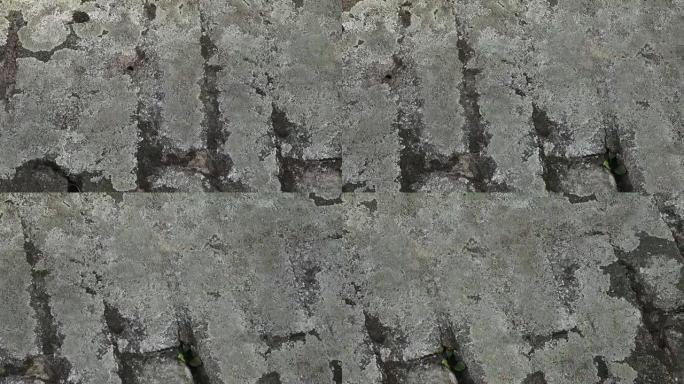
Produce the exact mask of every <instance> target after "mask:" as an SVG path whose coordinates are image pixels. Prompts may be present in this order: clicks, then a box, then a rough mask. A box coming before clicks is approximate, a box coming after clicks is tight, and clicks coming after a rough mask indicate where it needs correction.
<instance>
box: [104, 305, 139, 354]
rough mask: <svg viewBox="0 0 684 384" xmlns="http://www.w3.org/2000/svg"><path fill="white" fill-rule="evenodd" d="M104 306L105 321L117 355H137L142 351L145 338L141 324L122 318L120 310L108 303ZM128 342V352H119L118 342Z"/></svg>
mask: <svg viewBox="0 0 684 384" xmlns="http://www.w3.org/2000/svg"><path fill="white" fill-rule="evenodd" d="M103 305H104V320H105V324H106V326H107V332H108V334H109V336H110V339H111V342H112V345H113V346H114V350H115V354H116V353H124V352H129V353H136V352H138V351H139V350H140V340H142V339H144V338H145V331H144V329H143V327H142V325H141V324H139V323H138V322H136V321H133V320H130V319H127V318H125V317H124V316H122V314H121V312H119V310H118V308H116V307H115V306H113V305H112V304H110V303H109V302H107V301H104V302H103ZM119 339H124V340H126V342H127V343H126V344H127V345H126V350H125V351H124V350H119V348H118V344H119V343H118V340H119Z"/></svg>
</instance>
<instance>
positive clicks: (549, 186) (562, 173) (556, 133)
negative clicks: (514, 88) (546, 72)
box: [532, 103, 622, 204]
mask: <svg viewBox="0 0 684 384" xmlns="http://www.w3.org/2000/svg"><path fill="white" fill-rule="evenodd" d="M532 124H533V126H534V136H535V140H536V143H537V148H538V150H539V162H540V164H541V167H542V179H543V180H544V185H545V187H546V190H547V191H548V192H553V193H562V194H564V195H565V196H566V197H567V198H568V200H569V201H570V202H571V203H573V204H577V203H586V202H589V201H594V200H596V195H595V194H594V193H591V194H589V195H585V196H579V195H576V194H574V193H572V192H571V191H568V190H566V188H567V186H566V185H564V181H565V180H566V178H567V175H568V173H569V171H571V170H573V169H581V168H587V169H591V168H594V169H602V168H609V167H607V163H606V162H605V161H606V155H605V154H602V153H600V154H594V155H587V156H581V157H567V156H565V155H563V153H562V152H563V151H562V150H561V153H560V154H557V153H554V154H549V153H546V150H545V143H546V142H552V143H554V144H555V145H554V147H556V148H562V147H563V145H562V143H564V142H565V140H568V139H569V134H568V133H567V132H566V131H564V130H563V129H562V127H561V125H560V124H558V123H557V122H555V121H553V120H551V119H550V118H549V116H548V115H547V113H546V111H545V110H543V109H541V108H540V107H539V106H538V105H537V104H536V103H532ZM609 169H610V168H609ZM611 173H612V174H613V175H614V173H615V172H614V171H613V170H611ZM616 182H617V189H618V191H622V190H621V186H620V182H619V181H618V180H617V178H616Z"/></svg>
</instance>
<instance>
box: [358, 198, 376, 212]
mask: <svg viewBox="0 0 684 384" xmlns="http://www.w3.org/2000/svg"><path fill="white" fill-rule="evenodd" d="M360 204H361V205H363V206H364V207H366V208H368V210H369V211H370V212H371V213H373V212H375V211H377V210H378V201H377V200H375V199H373V200H370V201H362V202H361V203H360Z"/></svg>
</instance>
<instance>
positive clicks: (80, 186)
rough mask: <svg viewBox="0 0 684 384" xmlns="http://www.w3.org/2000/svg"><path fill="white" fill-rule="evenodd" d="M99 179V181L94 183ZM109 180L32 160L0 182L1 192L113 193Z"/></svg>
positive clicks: (48, 162) (50, 162)
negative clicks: (12, 175)
mask: <svg viewBox="0 0 684 384" xmlns="http://www.w3.org/2000/svg"><path fill="white" fill-rule="evenodd" d="M93 179H99V181H92V180H93ZM113 191H114V187H113V186H112V184H111V182H110V181H109V180H108V179H105V178H102V177H101V176H100V177H98V175H96V174H93V173H90V172H83V173H80V174H72V173H69V172H68V171H66V170H64V169H63V168H61V167H60V166H59V165H57V164H56V163H55V162H54V161H52V160H47V159H40V160H31V161H28V162H26V163H24V164H22V165H21V166H20V167H19V168H17V169H16V170H15V175H14V177H12V179H9V180H0V192H113Z"/></svg>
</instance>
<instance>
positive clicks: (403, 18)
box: [399, 6, 411, 28]
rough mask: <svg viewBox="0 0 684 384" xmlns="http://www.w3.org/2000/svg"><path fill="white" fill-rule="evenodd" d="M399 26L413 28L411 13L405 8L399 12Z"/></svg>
mask: <svg viewBox="0 0 684 384" xmlns="http://www.w3.org/2000/svg"><path fill="white" fill-rule="evenodd" d="M399 24H401V26H402V27H404V28H408V27H410V26H411V11H409V10H408V9H407V8H406V7H404V6H402V8H401V9H400V10H399Z"/></svg>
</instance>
